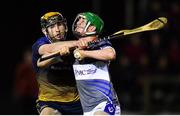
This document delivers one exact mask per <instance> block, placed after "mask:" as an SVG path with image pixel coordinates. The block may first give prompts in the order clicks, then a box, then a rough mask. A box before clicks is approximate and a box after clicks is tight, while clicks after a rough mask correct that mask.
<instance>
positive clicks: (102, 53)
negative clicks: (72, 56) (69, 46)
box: [82, 48, 116, 61]
mask: <svg viewBox="0 0 180 116" xmlns="http://www.w3.org/2000/svg"><path fill="white" fill-rule="evenodd" d="M82 55H83V56H84V58H93V59H98V60H105V61H106V60H114V59H115V58H116V53H115V51H114V50H113V49H112V48H106V49H102V50H94V51H82Z"/></svg>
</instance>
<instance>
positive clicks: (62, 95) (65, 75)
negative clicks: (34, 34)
mask: <svg viewBox="0 0 180 116" xmlns="http://www.w3.org/2000/svg"><path fill="white" fill-rule="evenodd" d="M41 27H42V32H43V34H44V35H45V36H44V37H41V38H39V39H38V40H37V41H36V42H35V43H34V44H33V46H32V52H33V56H32V57H33V67H34V69H35V71H36V73H37V81H38V84H39V95H38V100H37V109H38V111H39V113H40V115H61V114H62V115H80V114H83V113H82V107H81V103H80V100H79V95H78V91H77V88H76V81H75V78H74V74H73V69H72V64H73V62H74V58H73V56H70V54H69V48H71V47H73V46H75V45H76V42H75V41H65V38H66V33H67V30H68V28H67V24H66V19H65V18H64V17H63V16H62V14H61V13H59V12H48V13H46V14H44V15H43V16H42V17H41ZM54 52H59V56H57V57H54V58H51V59H47V60H45V61H41V60H40V59H41V57H44V56H48V55H49V54H51V53H54ZM60 56H61V57H60ZM72 58H73V59H72Z"/></svg>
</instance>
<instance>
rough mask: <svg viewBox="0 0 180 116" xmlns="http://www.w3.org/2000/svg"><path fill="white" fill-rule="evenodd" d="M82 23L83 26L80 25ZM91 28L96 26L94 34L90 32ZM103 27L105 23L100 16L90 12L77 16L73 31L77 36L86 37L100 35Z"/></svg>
mask: <svg viewBox="0 0 180 116" xmlns="http://www.w3.org/2000/svg"><path fill="white" fill-rule="evenodd" d="M80 23H81V25H79V24H80ZM89 26H95V27H96V30H95V31H93V32H88V27H89ZM103 27H104V22H103V21H102V19H101V18H100V17H99V16H97V15H95V14H93V13H90V12H85V13H80V14H78V15H77V16H76V18H75V20H74V22H73V25H72V31H73V33H74V35H75V36H78V37H84V36H90V35H97V34H100V33H101V31H102V28H103Z"/></svg>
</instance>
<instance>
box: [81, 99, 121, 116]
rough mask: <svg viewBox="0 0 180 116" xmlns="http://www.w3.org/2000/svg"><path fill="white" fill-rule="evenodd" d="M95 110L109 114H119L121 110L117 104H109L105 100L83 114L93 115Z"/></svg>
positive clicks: (86, 115)
mask: <svg viewBox="0 0 180 116" xmlns="http://www.w3.org/2000/svg"><path fill="white" fill-rule="evenodd" d="M96 111H104V112H106V113H108V114H109V115H120V114H121V110H120V106H119V105H115V104H111V103H109V102H107V101H104V102H101V103H100V104H98V105H97V106H96V107H95V108H94V109H93V110H91V111H89V112H84V115H85V116H91V115H94V113H95V112H96Z"/></svg>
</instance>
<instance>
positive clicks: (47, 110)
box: [40, 107, 61, 115]
mask: <svg viewBox="0 0 180 116" xmlns="http://www.w3.org/2000/svg"><path fill="white" fill-rule="evenodd" d="M40 115H61V113H60V112H59V111H58V110H55V109H53V108H50V107H46V108H44V109H43V110H42V111H41V113H40Z"/></svg>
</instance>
